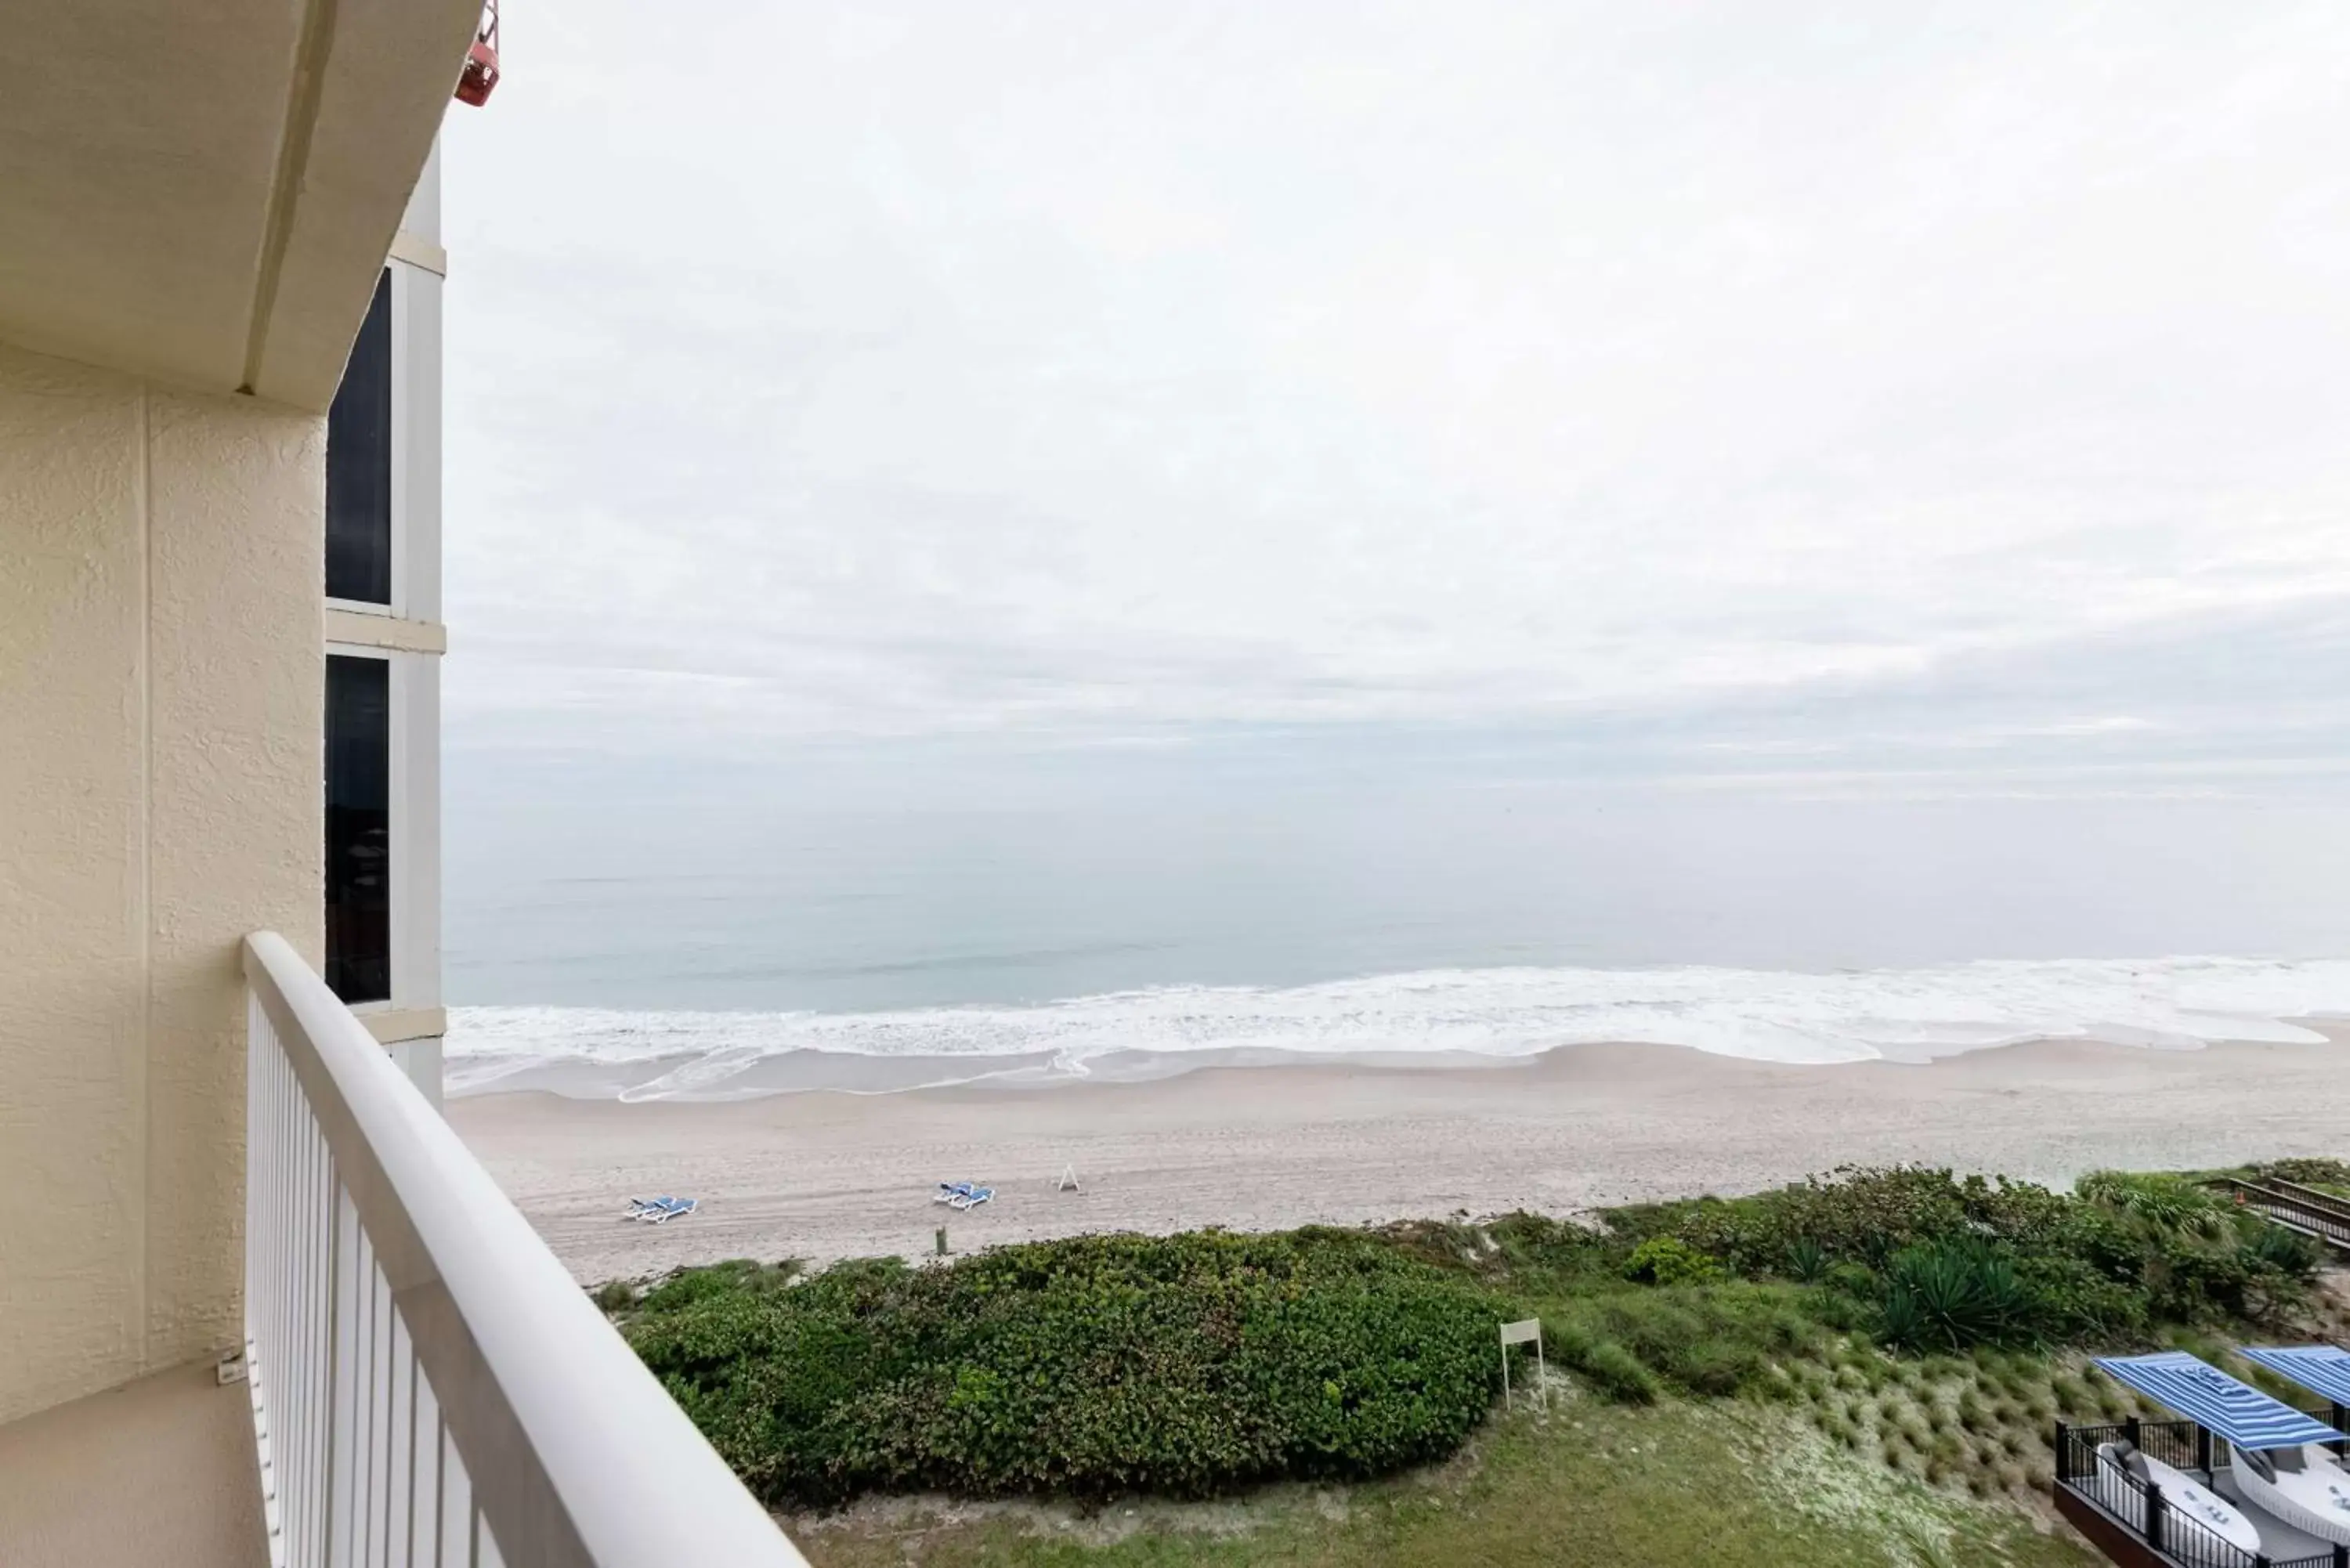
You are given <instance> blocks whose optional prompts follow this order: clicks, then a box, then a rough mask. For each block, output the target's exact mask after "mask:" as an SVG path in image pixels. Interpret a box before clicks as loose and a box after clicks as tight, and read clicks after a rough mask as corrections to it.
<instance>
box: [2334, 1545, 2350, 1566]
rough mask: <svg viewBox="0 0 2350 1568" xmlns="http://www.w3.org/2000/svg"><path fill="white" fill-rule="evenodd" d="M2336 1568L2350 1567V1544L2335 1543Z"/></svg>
mask: <svg viewBox="0 0 2350 1568" xmlns="http://www.w3.org/2000/svg"><path fill="white" fill-rule="evenodd" d="M2334 1568H2350V1546H2345V1545H2343V1544H2342V1543H2341V1542H2338V1541H2337V1542H2334Z"/></svg>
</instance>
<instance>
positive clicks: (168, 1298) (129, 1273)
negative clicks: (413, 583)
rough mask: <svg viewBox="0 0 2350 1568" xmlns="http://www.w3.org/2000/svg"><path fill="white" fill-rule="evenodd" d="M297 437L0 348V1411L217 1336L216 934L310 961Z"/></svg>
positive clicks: (257, 419)
mask: <svg viewBox="0 0 2350 1568" xmlns="http://www.w3.org/2000/svg"><path fill="white" fill-rule="evenodd" d="M325 440H326V437H325V421H324V420H323V419H322V418H320V417H318V416H315V415H309V414H302V413H296V412H291V411H288V410H284V409H282V408H277V407H275V406H272V405H268V404H264V403H260V402H256V401H255V400H253V399H251V398H238V397H233V396H211V395H205V394H198V393H189V392H182V391H176V390H172V389H167V388H164V387H161V386H158V385H155V384H153V383H150V382H147V381H142V380H140V379H137V378H135V377H131V376H127V375H123V374H120V373H118V372H114V371H109V370H100V369H91V368H89V367H87V366H84V365H79V364H76V363H73V362H69V361H67V360H62V359H54V358H45V357H42V356H38V355H34V354H29V353H26V352H24V351H22V350H20V349H17V348H13V347H10V346H8V345H5V344H0V1422H5V1421H7V1420H10V1419H12V1418H14V1417H18V1416H21V1415H25V1414H26V1413H28V1412H30V1411H33V1410H37V1409H41V1408H44V1407H48V1406H50V1405H54V1404H57V1403H58V1402H60V1401H63V1400H66V1399H69V1398H72V1397H77V1396H79V1395H82V1394H87V1393H89V1392H91V1391H93V1390H97V1389H100V1388H105V1387H109V1386H113V1385H115V1384H119V1383H121V1382H123V1381H125V1380H126V1379H129V1378H131V1377H135V1376H140V1375H142V1374H144V1373H148V1372H151V1371H154V1370H157V1369H160V1368H163V1367H167V1366H174V1365H177V1364H180V1363H183V1362H187V1361H191V1360H194V1359H196V1358H199V1357H203V1356H207V1355H215V1354H218V1353H220V1352H222V1351H224V1350H226V1349H228V1348H229V1347H230V1346H231V1345H234V1343H235V1342H236V1340H237V1339H238V1338H239V1337H240V1335H239V1331H238V1328H237V1323H238V1315H239V1310H240V1306H239V1299H238V1288H239V1276H240V1273H241V1270H242V1262H241V1252H240V1241H241V1230H242V1219H243V1205H244V1164H243V1162H244V1002H243V992H242V990H241V987H240V983H239V980H238V967H237V965H238V946H237V943H238V939H239V938H240V937H241V936H242V935H243V934H244V932H246V931H248V930H251V929H255V928H270V929H276V930H279V931H282V932H284V933H285V934H286V937H287V938H288V939H289V940H292V941H293V942H294V944H295V946H296V948H297V949H299V950H302V951H303V952H304V953H305V955H306V956H307V957H309V958H310V959H311V960H312V961H314V962H315V961H317V956H318V950H319V947H320V944H321V912H320V911H321V898H322V896H321V889H320V886H319V877H320V870H319V867H320V859H321V854H320V841H321V835H322V824H321V819H320V811H321V807H320V794H321V791H320V781H319V770H320V750H321V744H320V733H321V713H320V686H321V662H320V638H319V622H318V586H319V583H320V581H321V580H322V573H323V567H322V563H321V558H320V554H321V550H322V548H323V545H322V532H323V530H322V527H321V517H322V514H323V510H324V484H325V479H324V464H323V452H324V448H325Z"/></svg>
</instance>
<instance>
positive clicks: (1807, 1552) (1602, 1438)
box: [794, 1397, 2102, 1568]
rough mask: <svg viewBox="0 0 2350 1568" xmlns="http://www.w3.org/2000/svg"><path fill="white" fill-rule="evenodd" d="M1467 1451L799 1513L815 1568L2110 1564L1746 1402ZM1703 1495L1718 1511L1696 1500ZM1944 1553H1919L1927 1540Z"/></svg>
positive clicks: (1633, 1416)
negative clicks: (1118, 1489) (1056, 1492)
mask: <svg viewBox="0 0 2350 1568" xmlns="http://www.w3.org/2000/svg"><path fill="white" fill-rule="evenodd" d="M1474 1461H1475V1462H1474V1463H1473V1464H1467V1463H1464V1464H1456V1465H1452V1466H1448V1467H1445V1468H1444V1469H1441V1470H1439V1471H1435V1472H1423V1473H1419V1474H1414V1475H1411V1476H1407V1477H1403V1478H1399V1479H1397V1480H1388V1481H1381V1482H1375V1483H1372V1484H1369V1485H1367V1486H1359V1487H1356V1488H1353V1489H1350V1490H1348V1491H1347V1492H1346V1493H1345V1494H1343V1495H1341V1494H1336V1493H1327V1492H1310V1491H1306V1490H1303V1489H1281V1490H1276V1491H1274V1492H1271V1493H1267V1494H1264V1495H1263V1496H1260V1497H1256V1498H1253V1499H1251V1500H1249V1501H1247V1502H1245V1503H1243V1504H1237V1505H1210V1506H1209V1507H1206V1508H1202V1509H1197V1510H1191V1511H1185V1510H1180V1509H1179V1510H1166V1509H1161V1508H1157V1507H1154V1506H1153V1505H1148V1504H1145V1505H1140V1506H1139V1511H1138V1512H1137V1513H1136V1515H1134V1516H1133V1517H1132V1518H1128V1516H1127V1514H1126V1513H1125V1511H1124V1510H1123V1509H1120V1508H1113V1509H1110V1510H1107V1511H1104V1512H1102V1513H1100V1514H1097V1515H1094V1516H1091V1517H1087V1516H1082V1515H1078V1514H1075V1513H1069V1512H1066V1511H1064V1512H1057V1513H1056V1512H1054V1511H1017V1512H1011V1513H1000V1512H988V1511H978V1512H972V1511H962V1512H961V1513H958V1512H957V1511H953V1510H951V1509H947V1508H943V1507H941V1508H938V1509H934V1510H930V1511H922V1510H917V1511H912V1512H910V1513H904V1512H901V1513H897V1514H893V1515H889V1516H886V1517H885V1516H875V1515H869V1514H860V1513H854V1512H852V1513H851V1514H849V1515H847V1516H846V1517H836V1518H831V1519H812V1520H806V1521H795V1525H794V1534H795V1539H797V1540H798V1541H799V1542H800V1544H801V1547H802V1549H803V1550H804V1551H806V1552H807V1554H808V1557H809V1559H810V1561H811V1562H812V1563H815V1564H816V1568H899V1565H900V1564H903V1563H909V1562H917V1563H922V1564H924V1565H926V1568H978V1565H981V1564H988V1565H992V1568H1254V1565H1260V1564H1263V1565H1271V1564H1281V1565H1283V1568H1371V1565H1373V1564H1377V1565H1379V1568H1457V1565H1458V1564H1462V1563H1478V1564H1481V1565H1491V1568H1624V1564H1627V1563H1720V1562H1736V1563H1740V1564H1742V1568H1912V1565H1913V1564H1914V1565H1918V1568H1928V1565H1930V1564H1932V1563H1937V1562H1953V1563H2002V1564H2009V1565H2012V1568H2087V1565H2088V1564H2091V1563H2097V1562H2100V1561H2102V1560H2101V1559H2099V1558H2096V1557H2095V1556H2094V1555H2093V1554H2091V1553H2089V1552H2086V1551H2085V1550H2083V1549H2081V1548H2079V1547H2077V1546H2074V1545H2073V1544H2071V1543H2070V1542H2067V1541H2065V1540H2064V1539H2063V1538H2061V1537H2058V1536H2055V1535H2053V1534H2043V1533H2042V1532H2039V1531H2036V1530H2035V1529H2033V1525H2032V1523H2031V1522H2030V1521H2029V1520H2028V1519H2027V1517H2026V1516H2024V1515H2023V1514H2022V1513H2021V1512H2019V1511H2016V1510H2015V1509H2013V1508H2012V1507H2011V1506H2009V1505H2007V1504H2006V1503H2005V1502H2004V1501H2002V1500H1997V1499H1994V1501H1991V1502H1990V1503H1983V1502H1979V1501H1976V1500H1974V1499H1973V1498H1971V1497H1967V1496H1948V1495H1943V1494H1938V1493H1933V1492H1929V1491H1927V1490H1924V1489H1923V1488H1921V1487H1919V1486H1918V1485H1917V1484H1916V1483H1914V1482H1910V1481H1905V1480H1898V1479H1896V1478H1894V1477H1892V1476H1889V1475H1887V1474H1886V1473H1885V1472H1884V1471H1883V1470H1882V1469H1879V1468H1877V1466H1876V1465H1875V1464H1874V1463H1873V1462H1871V1461H1869V1460H1867V1459H1863V1458H1862V1457H1860V1456H1857V1455H1854V1454H1851V1453H1849V1452H1847V1451H1846V1450H1845V1449H1842V1448H1841V1447H1839V1446H1837V1445H1835V1444H1831V1443H1826V1442H1823V1441H1819V1440H1817V1439H1814V1438H1806V1437H1804V1436H1803V1435H1801V1433H1800V1430H1799V1429H1798V1428H1796V1427H1795V1425H1794V1423H1793V1422H1792V1421H1787V1420H1784V1419H1783V1418H1782V1417H1776V1416H1775V1415H1773V1413H1771V1412H1769V1411H1765V1410H1760V1409H1758V1408H1757V1407H1753V1406H1752V1405H1749V1404H1745V1403H1742V1402H1735V1401H1712V1400H1708V1401H1690V1400H1683V1399H1679V1398H1671V1397H1668V1398H1666V1399H1663V1400H1661V1401H1659V1403H1657V1404H1655V1405H1652V1406H1643V1407H1626V1406H1620V1405H1606V1404H1600V1403H1597V1402H1594V1401H1585V1402H1581V1403H1573V1404H1569V1403H1559V1404H1555V1405H1554V1407H1553V1409H1552V1412H1551V1414H1550V1416H1549V1417H1548V1418H1547V1419H1546V1420H1545V1419H1542V1418H1538V1417H1534V1416H1531V1415H1528V1414H1523V1413H1522V1414H1520V1415H1518V1416H1515V1417H1510V1418H1509V1419H1506V1420H1503V1421H1499V1422H1496V1423H1495V1424H1494V1425H1493V1426H1492V1428H1489V1429H1488V1431H1487V1432H1486V1434H1485V1435H1483V1436H1482V1437H1481V1438H1479V1439H1478V1442H1477V1444H1476V1446H1475V1449H1474ZM1695 1499H1702V1500H1703V1506H1701V1507H1700V1506H1692V1500H1695ZM1916 1542H1933V1543H1936V1545H1937V1546H1939V1549H1940V1550H1941V1551H1942V1552H1944V1553H1945V1554H1946V1555H1944V1556H1943V1557H1941V1558H1939V1559H1937V1558H1933V1557H1921V1556H1919V1555H1918V1551H1917V1548H1916V1545H1915V1544H1914V1543H1916Z"/></svg>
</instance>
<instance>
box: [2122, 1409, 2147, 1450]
mask: <svg viewBox="0 0 2350 1568" xmlns="http://www.w3.org/2000/svg"><path fill="white" fill-rule="evenodd" d="M2142 1430H2143V1428H2140V1426H2139V1425H2138V1419H2137V1417H2136V1416H2125V1417H2122V1441H2124V1442H2126V1443H2127V1444H2128V1445H2129V1446H2130V1447H2131V1448H2133V1449H2135V1448H2137V1447H2138V1446H2139V1445H2138V1436H2139V1434H2140V1432H2141V1431H2142Z"/></svg>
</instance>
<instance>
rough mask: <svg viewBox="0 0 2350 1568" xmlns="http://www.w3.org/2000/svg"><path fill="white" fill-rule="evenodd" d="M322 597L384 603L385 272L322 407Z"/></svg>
mask: <svg viewBox="0 0 2350 1568" xmlns="http://www.w3.org/2000/svg"><path fill="white" fill-rule="evenodd" d="M327 596H328V597H329V598H338V599H358V600H360V601H361V602H363V603H366V604H371V605H388V604H390V602H391V272H390V268H386V269H385V271H384V275H382V276H381V277H380V278H378V279H377V280H376V286H375V302H374V303H373V304H371V305H369V306H368V313H367V319H366V320H365V321H364V322H362V323H360V324H359V340H358V341H357V342H355V343H353V344H352V345H351V358H350V362H349V363H348V364H347V365H345V366H344V367H343V384H342V386H341V387H339V388H338V389H336V392H335V402H334V406H333V407H332V408H330V409H328V410H327Z"/></svg>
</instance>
